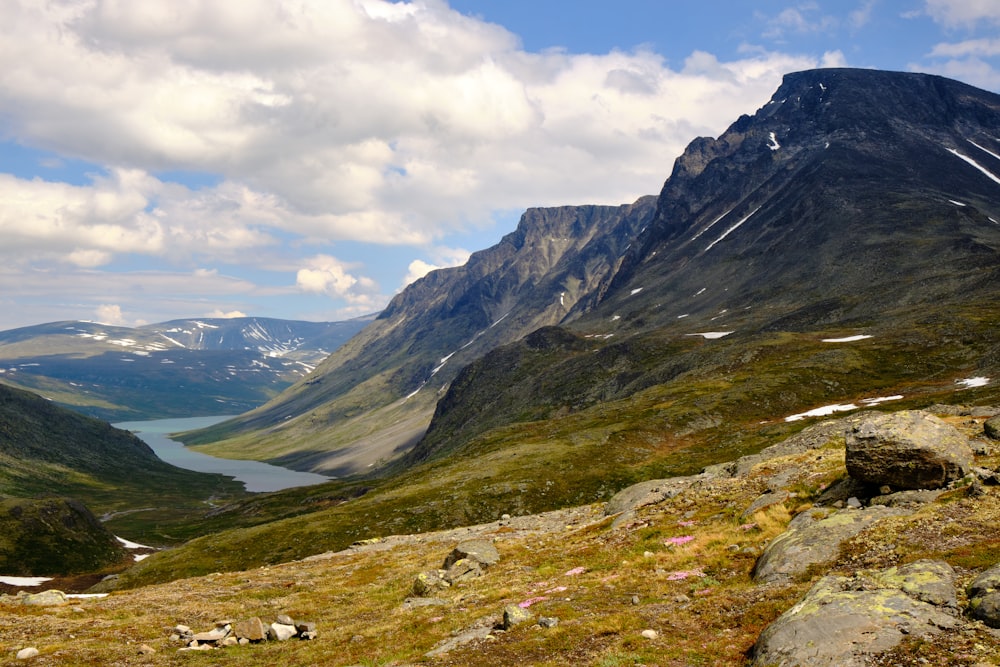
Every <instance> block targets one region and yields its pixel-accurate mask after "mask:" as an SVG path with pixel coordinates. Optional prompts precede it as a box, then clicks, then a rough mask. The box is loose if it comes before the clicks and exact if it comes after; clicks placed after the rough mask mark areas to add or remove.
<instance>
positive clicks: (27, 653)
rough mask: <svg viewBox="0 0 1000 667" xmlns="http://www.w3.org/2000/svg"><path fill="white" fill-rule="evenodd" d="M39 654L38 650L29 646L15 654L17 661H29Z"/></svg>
mask: <svg viewBox="0 0 1000 667" xmlns="http://www.w3.org/2000/svg"><path fill="white" fill-rule="evenodd" d="M38 654H39V650H38V649H37V648H35V647H34V646H29V647H28V648H22V649H21V650H20V651H18V652H17V659H18V660H30V659H31V658H34V657H35V656H37V655H38Z"/></svg>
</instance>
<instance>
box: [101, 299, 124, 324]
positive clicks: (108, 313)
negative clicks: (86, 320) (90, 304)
mask: <svg viewBox="0 0 1000 667" xmlns="http://www.w3.org/2000/svg"><path fill="white" fill-rule="evenodd" d="M96 314H97V321H98V322H100V323H101V324H111V325H116V326H125V316H124V315H123V314H122V307H121V306H118V305H114V304H109V303H104V304H101V305H100V306H98V307H97V311H96Z"/></svg>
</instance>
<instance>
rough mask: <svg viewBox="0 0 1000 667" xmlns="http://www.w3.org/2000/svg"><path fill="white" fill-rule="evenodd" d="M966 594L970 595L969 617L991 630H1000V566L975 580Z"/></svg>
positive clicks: (992, 568)
mask: <svg viewBox="0 0 1000 667" xmlns="http://www.w3.org/2000/svg"><path fill="white" fill-rule="evenodd" d="M966 592H967V593H968V595H969V616H971V617H972V618H975V619H978V620H980V621H982V622H983V623H985V624H986V625H988V626H990V627H991V628H1000V565H996V566H994V567H991V568H990V569H988V570H986V571H985V572H983V573H982V574H980V575H979V576H978V577H976V578H975V579H973V580H972V583H971V584H969V588H968V590H967V591H966Z"/></svg>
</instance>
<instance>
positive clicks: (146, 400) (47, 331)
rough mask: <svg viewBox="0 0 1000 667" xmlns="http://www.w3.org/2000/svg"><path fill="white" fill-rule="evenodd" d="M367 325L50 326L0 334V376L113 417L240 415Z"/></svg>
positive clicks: (248, 321) (245, 321) (252, 320)
mask: <svg viewBox="0 0 1000 667" xmlns="http://www.w3.org/2000/svg"><path fill="white" fill-rule="evenodd" d="M367 323H368V320H366V319H357V320H350V321H346V322H300V321H288V320H277V319H268V318H256V317H246V318H233V319H215V318H209V319H191V320H173V321H170V322H164V323H161V324H151V325H146V326H143V327H136V328H130V327H118V326H111V325H105V324H98V323H94V322H53V323H49V324H41V325H37V326H30V327H23V328H20V329H12V330H8V331H2V332H0V381H2V382H6V383H8V384H13V385H16V386H20V387H22V388H26V389H30V390H32V391H36V392H39V393H41V394H43V395H44V396H47V397H49V398H51V399H52V400H54V401H56V402H58V403H61V404H63V405H66V406H70V407H73V408H75V409H78V410H80V411H82V412H85V413H87V414H91V415H94V416H99V417H102V418H105V419H109V420H112V421H125V420H140V419H157V418H167V417H189V416H199V415H215V414H238V413H240V412H244V411H246V410H249V409H251V408H254V407H256V406H258V405H260V404H261V403H263V402H265V401H266V400H268V399H270V398H273V397H274V396H276V395H277V394H279V393H280V392H281V391H282V390H283V389H285V388H286V387H288V386H289V385H291V384H292V383H293V382H295V381H296V380H298V379H299V378H301V377H304V376H305V375H307V374H308V373H309V372H310V371H312V370H313V369H314V368H315V366H316V365H317V364H319V363H320V362H321V361H322V360H323V359H324V358H326V356H328V355H329V354H330V353H331V352H332V351H334V350H336V349H337V348H338V347H339V346H341V345H343V344H344V343H345V342H346V341H347V340H349V339H350V338H351V337H352V336H353V335H354V334H356V333H357V332H358V331H360V330H361V329H362V328H363V327H364V326H365V325H366V324H367Z"/></svg>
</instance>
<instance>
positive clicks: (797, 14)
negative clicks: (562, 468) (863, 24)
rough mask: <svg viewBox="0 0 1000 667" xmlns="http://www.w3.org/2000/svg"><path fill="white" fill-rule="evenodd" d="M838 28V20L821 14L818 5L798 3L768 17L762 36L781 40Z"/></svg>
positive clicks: (854, 16) (853, 15) (853, 18)
mask: <svg viewBox="0 0 1000 667" xmlns="http://www.w3.org/2000/svg"><path fill="white" fill-rule="evenodd" d="M862 11H863V10H862ZM856 14H857V12H853V13H852V14H851V17H850V18H851V20H852V21H855V20H856V19H857V16H856ZM839 26H840V20H839V19H837V18H836V17H834V16H831V15H829V14H823V13H821V12H820V7H819V5H818V4H816V3H815V2H800V3H798V4H797V5H795V6H793V7H786V8H785V9H783V10H782V11H781V12H779V13H778V14H777V15H775V16H772V17H769V18H768V19H767V28H766V30H765V31H764V35H763V36H764V37H765V38H767V39H773V40H782V39H784V38H785V37H786V36H787V35H789V34H798V35H803V34H810V33H821V32H829V31H831V30H834V29H836V28H837V27H839Z"/></svg>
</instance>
